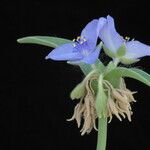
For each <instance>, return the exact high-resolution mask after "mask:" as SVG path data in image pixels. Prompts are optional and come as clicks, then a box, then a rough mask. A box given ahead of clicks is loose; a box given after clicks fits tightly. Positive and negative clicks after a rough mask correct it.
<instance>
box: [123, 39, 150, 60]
mask: <svg viewBox="0 0 150 150" xmlns="http://www.w3.org/2000/svg"><path fill="white" fill-rule="evenodd" d="M126 49H127V52H126V55H125V58H128V59H137V58H140V57H144V56H150V46H149V45H145V44H143V43H141V42H139V41H130V42H127V43H126Z"/></svg>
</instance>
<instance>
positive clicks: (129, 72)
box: [104, 67, 150, 86]
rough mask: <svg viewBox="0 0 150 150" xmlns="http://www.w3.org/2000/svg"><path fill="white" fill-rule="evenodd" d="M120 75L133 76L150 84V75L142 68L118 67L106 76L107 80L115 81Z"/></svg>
mask: <svg viewBox="0 0 150 150" xmlns="http://www.w3.org/2000/svg"><path fill="white" fill-rule="evenodd" d="M120 77H129V78H133V79H136V80H139V81H141V82H142V83H144V84H146V85H148V86H150V75H149V74H147V73H146V72H144V71H142V70H140V69H135V68H124V67H117V68H115V69H114V70H112V71H110V72H109V73H108V74H106V75H105V77H104V78H105V79H106V80H109V81H112V80H113V81H114V82H115V80H117V79H118V78H120Z"/></svg>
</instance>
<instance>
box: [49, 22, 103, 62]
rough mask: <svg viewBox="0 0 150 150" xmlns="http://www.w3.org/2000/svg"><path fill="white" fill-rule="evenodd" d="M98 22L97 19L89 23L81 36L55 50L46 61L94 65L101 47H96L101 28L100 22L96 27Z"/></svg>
mask: <svg viewBox="0 0 150 150" xmlns="http://www.w3.org/2000/svg"><path fill="white" fill-rule="evenodd" d="M98 22H99V20H98V19H94V20H92V21H91V22H89V23H88V24H87V25H86V26H85V28H84V29H83V30H82V32H81V36H79V37H77V39H76V40H73V42H71V43H67V44H63V45H61V46H59V47H57V48H55V49H54V50H53V51H52V52H50V53H49V54H48V55H47V56H46V59H53V60H58V61H61V60H67V61H69V62H71V63H80V62H84V63H86V64H93V63H95V61H96V60H97V58H98V56H99V53H100V50H101V46H96V44H97V39H98V33H99V29H100V28H101V27H102V26H103V24H102V21H101V25H100V24H99V25H98ZM98 28H99V29H98Z"/></svg>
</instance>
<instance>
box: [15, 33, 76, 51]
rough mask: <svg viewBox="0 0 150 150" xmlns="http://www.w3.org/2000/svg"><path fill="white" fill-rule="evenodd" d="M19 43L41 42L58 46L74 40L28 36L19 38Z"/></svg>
mask: <svg viewBox="0 0 150 150" xmlns="http://www.w3.org/2000/svg"><path fill="white" fill-rule="evenodd" d="M17 42H18V43H28V44H39V45H44V46H48V47H53V48H56V47H58V46H60V45H62V44H66V43H71V42H73V41H71V40H68V39H64V38H57V37H51V36H27V37H24V38H20V39H18V40H17Z"/></svg>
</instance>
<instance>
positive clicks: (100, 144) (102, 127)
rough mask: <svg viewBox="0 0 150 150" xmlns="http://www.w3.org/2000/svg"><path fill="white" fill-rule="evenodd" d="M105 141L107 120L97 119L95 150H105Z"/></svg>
mask: <svg viewBox="0 0 150 150" xmlns="http://www.w3.org/2000/svg"><path fill="white" fill-rule="evenodd" d="M106 139H107V118H99V120H98V139H97V150H106Z"/></svg>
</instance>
